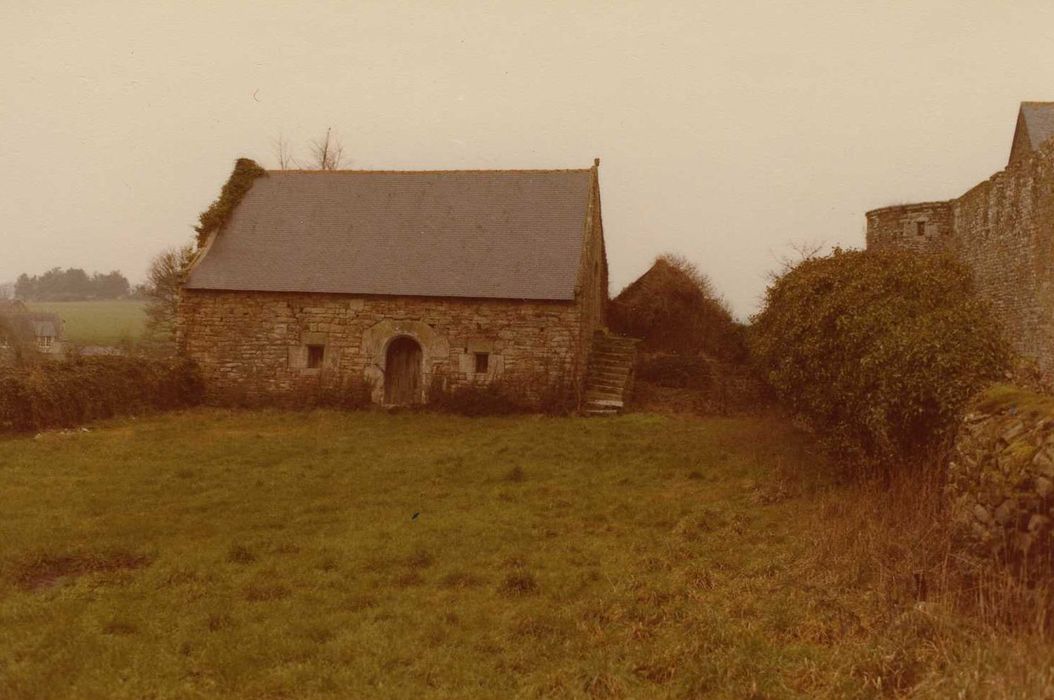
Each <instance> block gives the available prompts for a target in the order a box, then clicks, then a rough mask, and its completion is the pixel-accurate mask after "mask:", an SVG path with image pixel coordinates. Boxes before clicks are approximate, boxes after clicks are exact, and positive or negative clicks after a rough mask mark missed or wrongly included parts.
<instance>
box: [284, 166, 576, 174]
mask: <svg viewBox="0 0 1054 700" xmlns="http://www.w3.org/2000/svg"><path fill="white" fill-rule="evenodd" d="M592 170H593V168H592V167H589V168H452V169H448V170H444V169H433V170H392V169H377V170H366V169H362V170H358V169H355V170H353V169H346V170H310V169H305V168H289V169H286V170H267V174H268V175H275V174H279V175H280V174H282V173H296V174H299V175H305V174H317V175H372V174H377V173H400V174H404V173H405V174H415V175H418V174H422V175H423V174H433V173H588V172H591V171H592Z"/></svg>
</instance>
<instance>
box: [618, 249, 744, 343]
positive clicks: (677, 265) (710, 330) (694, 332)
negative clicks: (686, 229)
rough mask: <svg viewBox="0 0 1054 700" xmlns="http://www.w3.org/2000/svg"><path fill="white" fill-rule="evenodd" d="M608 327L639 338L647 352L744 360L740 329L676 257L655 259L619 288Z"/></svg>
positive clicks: (695, 271) (705, 283)
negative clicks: (628, 282) (646, 268)
mask: <svg viewBox="0 0 1054 700" xmlns="http://www.w3.org/2000/svg"><path fill="white" fill-rule="evenodd" d="M608 325H609V326H610V327H611V329H612V330H613V331H615V332H616V333H619V334H621V335H627V336H631V337H634V338H640V339H641V340H642V342H641V349H642V350H646V351H652V352H668V353H681V354H696V353H698V352H699V351H703V352H705V353H707V354H709V355H712V356H714V357H718V358H721V359H723V360H729V361H740V360H743V359H744V358H745V356H746V338H745V330H744V328H743V326H742V325H741V324H739V323H737V322H736V321H735V319H734V318H732V314H731V312H730V311H729V310H728V307H727V305H726V304H725V302H724V301H723V300H722V299H721V298H720V297H719V296H718V295H717V294H716V293H715V291H714V289H713V285H712V284H711V283H710V280H709V279H707V278H706V276H705V275H703V274H702V273H701V272H699V270H698V269H697V268H696V267H695V266H694V265H692V264H691V263H690V262H688V261H687V260H685V259H684V258H681V257H679V256H674V255H664V256H661V257H659V258H658V259H656V260H655V264H654V265H652V266H651V269H649V270H648V271H647V272H645V273H644V274H643V275H641V276H640V278H638V279H637V280H636V281H635V282H633V283H632V284H630V285H629V286H628V287H626V288H625V289H623V290H622V292H621V293H620V294H619V295H618V296H617V297H615V298H614V299H613V300H612V301H611V304H610V306H609V308H608Z"/></svg>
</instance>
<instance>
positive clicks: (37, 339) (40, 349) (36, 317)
mask: <svg viewBox="0 0 1054 700" xmlns="http://www.w3.org/2000/svg"><path fill="white" fill-rule="evenodd" d="M19 345H21V346H22V348H23V349H26V350H34V351H35V353H36V354H37V355H40V356H42V357H45V358H47V359H62V358H64V357H65V356H66V349H65V343H64V340H63V332H62V319H61V318H59V316H58V314H53V313H46V312H40V311H30V310H29V308H28V307H26V305H25V304H24V303H23V302H21V301H18V300H0V363H5V364H6V363H9V362H12V361H13V360H14V358H15V355H16V352H15V347H16V346H19Z"/></svg>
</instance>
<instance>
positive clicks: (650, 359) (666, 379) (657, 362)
mask: <svg viewBox="0 0 1054 700" xmlns="http://www.w3.org/2000/svg"><path fill="white" fill-rule="evenodd" d="M637 378H638V379H640V380H641V381H645V382H651V383H652V384H657V385H658V386H665V387H671V388H674V389H697V390H703V389H707V388H708V387H709V386H710V384H711V380H712V378H713V377H712V376H711V372H710V364H709V363H708V362H707V361H706V359H705V358H703V357H700V356H699V355H671V354H665V353H659V354H647V355H642V356H641V358H640V360H639V361H638V363H637Z"/></svg>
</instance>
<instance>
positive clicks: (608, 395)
mask: <svg viewBox="0 0 1054 700" xmlns="http://www.w3.org/2000/svg"><path fill="white" fill-rule="evenodd" d="M583 398H585V400H586V403H590V402H593V401H613V402H615V403H617V404H618V405H619V406H621V405H622V403H623V401H622V392H621V391H603V390H594V389H590V390H589V391H587V392H586V393H585V396H584V397H583Z"/></svg>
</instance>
